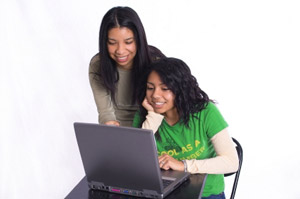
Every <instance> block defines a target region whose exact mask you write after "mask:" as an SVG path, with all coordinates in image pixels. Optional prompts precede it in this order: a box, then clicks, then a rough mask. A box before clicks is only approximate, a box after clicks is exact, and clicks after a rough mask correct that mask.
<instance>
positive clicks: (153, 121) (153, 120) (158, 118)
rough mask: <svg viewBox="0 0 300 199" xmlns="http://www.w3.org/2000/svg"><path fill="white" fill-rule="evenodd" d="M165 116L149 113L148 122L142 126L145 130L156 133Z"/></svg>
mask: <svg viewBox="0 0 300 199" xmlns="http://www.w3.org/2000/svg"><path fill="white" fill-rule="evenodd" d="M163 119H164V116H163V115H161V114H158V113H155V112H154V111H148V115H147V116H146V120H145V121H144V122H143V124H142V128H143V129H150V130H152V131H153V133H155V132H156V131H157V129H158V128H159V126H160V124H161V122H162V120H163Z"/></svg>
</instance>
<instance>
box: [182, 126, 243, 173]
mask: <svg viewBox="0 0 300 199" xmlns="http://www.w3.org/2000/svg"><path fill="white" fill-rule="evenodd" d="M211 141H212V144H213V146H214V149H215V151H216V154H217V156H216V157H213V158H209V159H204V160H195V159H193V160H186V163H187V170H188V171H189V172H191V173H208V174H224V173H231V172H235V171H237V169H238V165H239V162H238V156H237V152H236V149H235V147H234V144H233V141H232V139H231V137H230V136H229V134H228V132H227V130H226V129H224V130H222V131H221V132H219V133H218V134H216V135H215V136H214V137H212V139H211Z"/></svg>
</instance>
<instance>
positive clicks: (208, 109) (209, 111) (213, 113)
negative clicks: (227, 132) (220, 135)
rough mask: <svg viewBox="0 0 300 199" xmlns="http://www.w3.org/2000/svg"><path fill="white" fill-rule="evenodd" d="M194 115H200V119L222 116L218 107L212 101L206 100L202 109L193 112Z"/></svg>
mask: <svg viewBox="0 0 300 199" xmlns="http://www.w3.org/2000/svg"><path fill="white" fill-rule="evenodd" d="M194 116H197V117H198V118H199V117H200V118H201V119H202V120H207V119H209V118H215V117H222V115H221V113H220V111H219V109H218V107H217V106H216V105H215V104H214V103H213V102H208V103H207V105H206V106H205V108H204V109H202V110H201V111H199V112H197V113H195V115H194Z"/></svg>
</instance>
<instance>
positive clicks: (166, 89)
mask: <svg viewBox="0 0 300 199" xmlns="http://www.w3.org/2000/svg"><path fill="white" fill-rule="evenodd" d="M162 90H163V91H168V90H170V89H169V88H168V87H163V88H162Z"/></svg>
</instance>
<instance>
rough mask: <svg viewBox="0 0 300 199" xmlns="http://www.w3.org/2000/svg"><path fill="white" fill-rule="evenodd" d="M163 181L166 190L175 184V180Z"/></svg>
mask: <svg viewBox="0 0 300 199" xmlns="http://www.w3.org/2000/svg"><path fill="white" fill-rule="evenodd" d="M162 181H163V186H164V188H166V187H167V186H169V185H170V184H171V183H172V182H174V180H166V179H162Z"/></svg>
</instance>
